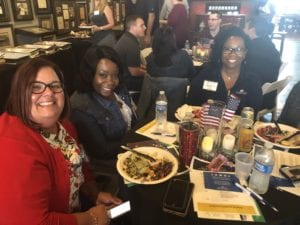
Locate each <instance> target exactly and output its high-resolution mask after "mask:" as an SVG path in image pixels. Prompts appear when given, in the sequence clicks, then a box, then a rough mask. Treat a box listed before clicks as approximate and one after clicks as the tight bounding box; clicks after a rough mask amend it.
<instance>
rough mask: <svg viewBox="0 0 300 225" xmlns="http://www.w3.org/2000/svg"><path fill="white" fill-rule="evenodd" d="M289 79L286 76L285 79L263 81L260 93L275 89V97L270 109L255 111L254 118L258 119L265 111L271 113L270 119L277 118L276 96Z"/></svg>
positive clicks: (264, 93)
mask: <svg viewBox="0 0 300 225" xmlns="http://www.w3.org/2000/svg"><path fill="white" fill-rule="evenodd" d="M290 80H291V77H290V76H287V77H286V78H285V79H282V80H278V81H274V82H272V83H265V84H263V86H262V94H263V95H266V94H269V93H271V92H274V91H276V98H275V106H274V107H273V108H271V109H267V108H264V109H262V110H260V111H259V112H258V113H257V116H256V119H257V120H259V119H260V118H261V117H262V116H263V115H265V114H267V113H272V119H273V120H277V98H278V95H279V93H280V92H281V91H282V90H283V89H284V88H285V86H286V85H287V84H288V83H289V81H290Z"/></svg>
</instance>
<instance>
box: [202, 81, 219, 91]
mask: <svg viewBox="0 0 300 225" xmlns="http://www.w3.org/2000/svg"><path fill="white" fill-rule="evenodd" d="M217 88H218V82H214V81H209V80H205V81H204V83H203V87H202V89H203V90H208V91H216V90H217Z"/></svg>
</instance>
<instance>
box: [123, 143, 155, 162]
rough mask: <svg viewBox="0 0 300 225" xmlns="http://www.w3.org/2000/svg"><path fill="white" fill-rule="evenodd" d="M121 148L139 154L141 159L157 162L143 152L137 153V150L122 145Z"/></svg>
mask: <svg viewBox="0 0 300 225" xmlns="http://www.w3.org/2000/svg"><path fill="white" fill-rule="evenodd" d="M121 148H123V149H125V150H127V151H131V152H133V153H135V154H137V155H139V156H141V157H143V158H145V159H148V160H149V161H150V162H156V159H155V158H153V157H151V156H150V155H147V154H144V153H141V152H139V151H136V150H134V149H132V148H129V147H127V146H125V145H121Z"/></svg>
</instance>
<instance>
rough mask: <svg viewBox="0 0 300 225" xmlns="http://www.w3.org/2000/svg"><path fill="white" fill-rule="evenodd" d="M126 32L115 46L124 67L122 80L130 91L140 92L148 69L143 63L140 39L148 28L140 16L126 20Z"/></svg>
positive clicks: (129, 17)
mask: <svg viewBox="0 0 300 225" xmlns="http://www.w3.org/2000/svg"><path fill="white" fill-rule="evenodd" d="M125 29H126V31H125V32H124V34H123V35H122V36H121V38H120V39H119V40H118V42H117V44H116V45H115V50H116V51H117V53H118V54H119V57H120V59H121V62H122V65H123V75H122V80H123V81H124V82H125V85H126V87H127V89H128V90H129V91H140V90H141V88H142V83H143V78H144V76H145V74H146V67H145V66H144V65H142V63H141V48H140V43H139V40H138V38H141V37H144V35H145V30H146V26H145V23H144V21H143V19H142V18H141V17H140V16H138V15H131V16H128V17H127V18H126V22H125Z"/></svg>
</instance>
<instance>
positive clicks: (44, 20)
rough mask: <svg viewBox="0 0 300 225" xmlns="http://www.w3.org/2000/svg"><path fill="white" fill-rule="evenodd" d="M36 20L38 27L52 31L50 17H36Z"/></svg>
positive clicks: (52, 26)
mask: <svg viewBox="0 0 300 225" xmlns="http://www.w3.org/2000/svg"><path fill="white" fill-rule="evenodd" d="M38 20H39V27H42V28H46V29H49V30H53V29H54V25H53V19H52V16H51V15H47V16H46V15H43V16H38Z"/></svg>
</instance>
